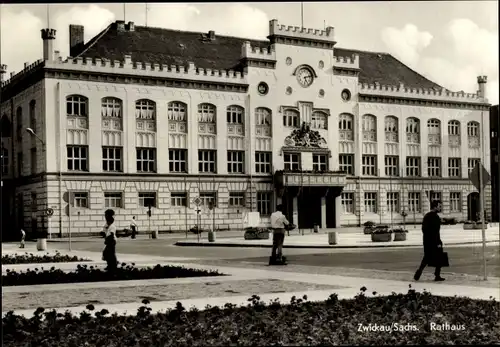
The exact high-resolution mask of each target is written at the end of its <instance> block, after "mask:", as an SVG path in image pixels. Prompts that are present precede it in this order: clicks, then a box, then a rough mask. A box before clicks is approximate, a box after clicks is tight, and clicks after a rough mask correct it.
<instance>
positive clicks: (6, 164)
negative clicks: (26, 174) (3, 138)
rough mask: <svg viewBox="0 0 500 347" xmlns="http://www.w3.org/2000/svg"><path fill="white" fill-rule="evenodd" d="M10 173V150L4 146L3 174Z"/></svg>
mask: <svg viewBox="0 0 500 347" xmlns="http://www.w3.org/2000/svg"><path fill="white" fill-rule="evenodd" d="M8 174H9V151H8V150H7V148H4V147H2V175H8Z"/></svg>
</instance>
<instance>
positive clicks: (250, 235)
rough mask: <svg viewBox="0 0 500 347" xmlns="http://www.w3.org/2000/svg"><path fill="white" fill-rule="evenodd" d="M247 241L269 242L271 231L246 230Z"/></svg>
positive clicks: (259, 229)
mask: <svg viewBox="0 0 500 347" xmlns="http://www.w3.org/2000/svg"><path fill="white" fill-rule="evenodd" d="M244 238H245V240H267V239H269V229H267V228H246V229H245V235H244Z"/></svg>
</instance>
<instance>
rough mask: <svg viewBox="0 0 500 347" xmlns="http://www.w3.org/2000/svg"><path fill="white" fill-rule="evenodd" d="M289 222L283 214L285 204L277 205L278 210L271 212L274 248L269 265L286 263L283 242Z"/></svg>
mask: <svg viewBox="0 0 500 347" xmlns="http://www.w3.org/2000/svg"><path fill="white" fill-rule="evenodd" d="M289 224H290V222H288V220H287V219H286V217H285V216H284V215H283V205H281V204H280V205H278V206H276V211H275V212H273V213H272V214H271V229H272V230H273V250H272V252H271V258H270V259H269V265H286V260H285V259H283V258H284V257H283V243H284V241H285V226H287V225H289ZM276 252H277V253H276Z"/></svg>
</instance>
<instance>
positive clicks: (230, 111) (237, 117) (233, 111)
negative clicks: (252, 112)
mask: <svg viewBox="0 0 500 347" xmlns="http://www.w3.org/2000/svg"><path fill="white" fill-rule="evenodd" d="M226 111H227V123H228V124H238V125H243V123H244V117H245V110H244V109H243V107H241V106H236V105H232V106H228V108H227V110H226Z"/></svg>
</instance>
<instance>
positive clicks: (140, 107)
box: [135, 99, 156, 120]
mask: <svg viewBox="0 0 500 347" xmlns="http://www.w3.org/2000/svg"><path fill="white" fill-rule="evenodd" d="M135 118H136V119H147V120H156V103H155V102H154V101H152V100H148V99H141V100H137V101H136V102H135Z"/></svg>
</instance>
